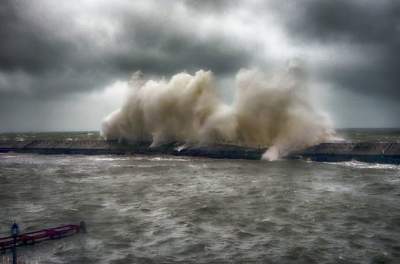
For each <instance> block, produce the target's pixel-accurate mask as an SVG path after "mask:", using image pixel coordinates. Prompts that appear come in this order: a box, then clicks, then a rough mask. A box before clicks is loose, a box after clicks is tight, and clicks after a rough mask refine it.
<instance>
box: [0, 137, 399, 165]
mask: <svg viewBox="0 0 400 264" xmlns="http://www.w3.org/2000/svg"><path fill="white" fill-rule="evenodd" d="M265 151H266V149H265V148H247V147H240V146H232V145H214V146H188V147H185V148H182V147H179V144H176V143H171V144H166V145H162V146H158V147H149V143H146V142H142V143H136V144H126V143H125V144H124V143H119V142H116V141H102V140H79V141H73V140H71V141H68V140H31V141H0V152H20V153H40V154H82V155H108V154H118V155H133V154H144V155H160V154H162V155H174V156H195V157H196V156H197V157H208V158H225V159H252V160H259V159H261V157H262V154H263V153H264V152H265ZM286 158H288V159H309V160H313V161H329V162H334V161H335V162H336V161H348V160H358V161H363V162H375V163H391V164H400V143H394V142H393V143H390V142H388V143H383V142H364V143H323V144H320V145H317V146H313V147H310V148H307V149H304V150H301V151H297V152H295V153H291V154H290V155H288V156H287V157H286Z"/></svg>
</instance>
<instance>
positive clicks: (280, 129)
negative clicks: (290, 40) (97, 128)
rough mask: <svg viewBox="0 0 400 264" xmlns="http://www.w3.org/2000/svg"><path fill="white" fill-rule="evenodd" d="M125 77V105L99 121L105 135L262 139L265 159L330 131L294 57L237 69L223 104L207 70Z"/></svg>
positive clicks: (195, 140) (191, 140) (192, 140)
mask: <svg viewBox="0 0 400 264" xmlns="http://www.w3.org/2000/svg"><path fill="white" fill-rule="evenodd" d="M129 84H130V87H131V91H130V94H129V95H128V97H127V100H126V102H125V104H124V105H123V106H122V108H120V109H118V110H116V111H115V112H113V113H111V114H110V115H109V116H108V117H106V118H105V120H104V121H103V124H102V134H103V136H104V137H105V138H106V139H117V140H128V141H151V142H152V146H156V145H159V144H162V143H167V142H172V141H178V142H182V143H186V144H212V143H231V144H239V145H246V146H253V147H261V146H262V147H269V148H268V151H267V152H266V153H265V154H264V158H266V159H269V160H273V159H277V158H278V157H280V156H283V155H285V154H287V153H288V152H290V151H293V150H296V149H300V148H303V147H307V146H311V145H314V144H318V143H320V142H323V141H327V140H330V139H331V138H332V137H333V134H334V131H333V129H332V127H331V125H330V122H329V119H328V118H327V117H326V116H324V115H323V114H321V113H320V112H319V111H317V109H315V107H313V105H312V104H311V102H310V96H309V91H308V89H307V88H308V87H307V85H306V74H305V72H304V70H303V68H302V67H301V66H299V65H298V64H293V65H290V66H289V67H288V68H287V69H286V70H285V71H283V72H279V73H270V74H266V73H263V72H261V71H258V70H241V71H239V72H238V74H237V75H236V90H235V97H234V101H233V103H232V104H230V105H229V104H226V103H224V102H222V100H220V98H219V97H218V95H217V89H216V86H215V82H214V80H213V74H212V73H211V72H210V71H203V70H200V71H198V72H196V73H195V74H194V75H190V74H187V73H179V74H176V75H174V76H173V77H172V78H171V79H170V80H169V81H166V80H159V81H154V80H149V81H145V80H144V79H143V78H142V74H141V73H139V72H138V73H135V74H134V75H133V77H132V79H131V80H130V82H129Z"/></svg>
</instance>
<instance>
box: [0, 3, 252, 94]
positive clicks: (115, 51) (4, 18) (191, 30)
mask: <svg viewBox="0 0 400 264" xmlns="http://www.w3.org/2000/svg"><path fill="white" fill-rule="evenodd" d="M38 3H40V2H38ZM182 3H185V2H182ZM38 5H40V4H38ZM209 7H210V8H211V6H209ZM170 8H171V6H168V5H165V6H163V5H160V6H159V7H158V8H157V9H155V10H154V11H153V12H152V13H150V14H141V13H140V12H139V11H136V10H134V9H133V8H129V7H128V8H125V7H118V6H116V7H115V8H114V9H112V10H105V11H103V13H101V14H100V15H101V16H105V17H107V19H109V20H110V21H112V22H115V23H116V24H117V25H118V26H119V27H120V28H119V30H118V32H117V33H116V37H115V38H116V39H117V40H116V41H114V42H110V43H107V44H104V45H103V46H102V47H101V48H99V47H98V46H97V45H96V44H97V43H96V41H99V40H100V41H101V40H102V37H101V36H100V37H99V39H96V38H93V36H91V34H90V33H91V32H85V31H84V30H83V31H82V32H80V30H81V29H80V28H79V26H75V25H74V23H73V18H74V14H69V15H66V16H65V17H61V18H60V17H57V19H55V18H54V16H47V12H49V13H51V12H52V11H54V10H42V9H40V8H37V7H36V6H33V5H32V3H29V1H11V0H10V1H2V3H1V4H0V25H1V26H0V39H1V40H2V41H1V42H0V96H1V97H2V98H6V97H8V96H17V95H19V96H27V95H28V96H31V97H32V96H33V97H35V96H36V97H42V98H46V97H57V96H60V95H64V94H70V93H75V92H81V91H88V90H90V89H94V88H99V87H104V86H105V85H107V84H109V83H110V82H112V81H113V80H115V79H117V78H127V77H128V75H129V74H131V73H132V72H134V71H136V70H142V71H143V72H145V73H147V74H155V75H169V74H172V73H175V72H177V71H181V70H188V71H193V70H197V69H200V68H206V69H211V70H213V71H215V72H216V73H220V74H229V73H232V72H234V71H236V70H238V69H239V68H240V67H243V66H246V65H247V64H248V63H249V61H250V60H251V57H252V56H251V54H250V52H249V50H246V49H244V48H243V47H241V46H240V44H237V43H234V42H232V41H231V40H229V39H227V38H225V37H224V36H222V35H218V34H213V35H210V36H208V37H207V38H205V39H201V38H198V37H197V34H196V32H197V30H199V29H198V28H197V26H198V25H197V24H196V23H192V24H191V25H189V26H186V25H184V21H179V20H175V19H174V18H173V17H170V16H169V13H168V10H169V9H170ZM187 8H189V9H190V8H192V7H191V6H190V5H188V7H187ZM41 12H44V13H43V15H42V14H41ZM60 21H61V22H60ZM53 24H54V25H53ZM95 33H96V32H95ZM106 37H107V36H104V38H106Z"/></svg>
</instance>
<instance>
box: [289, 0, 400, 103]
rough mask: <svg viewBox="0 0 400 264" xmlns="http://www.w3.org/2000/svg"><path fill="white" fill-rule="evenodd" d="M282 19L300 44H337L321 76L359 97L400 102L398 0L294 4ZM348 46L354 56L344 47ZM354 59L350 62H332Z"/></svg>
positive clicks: (356, 0) (340, 0)
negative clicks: (361, 94) (374, 97)
mask: <svg viewBox="0 0 400 264" xmlns="http://www.w3.org/2000/svg"><path fill="white" fill-rule="evenodd" d="M284 11H285V12H286V15H285V16H283V18H284V20H285V25H286V27H287V29H288V31H289V34H290V35H291V36H293V38H294V39H295V40H296V41H298V42H302V43H312V42H314V43H319V45H337V47H336V51H335V57H336V58H333V59H332V60H331V62H332V63H331V64H330V65H324V66H323V67H322V71H321V77H324V78H325V79H326V80H327V81H328V82H331V83H335V84H336V85H337V86H340V87H344V88H346V89H351V90H353V91H355V92H359V93H369V94H372V95H375V96H381V97H382V96H383V97H384V96H388V97H393V96H394V97H395V98H397V99H400V89H399V84H400V60H399V59H398V58H397V57H398V56H397V54H398V50H399V49H400V2H399V1H390V0H382V1H368V0H353V1H348V0H337V1H317V0H305V1H296V3H295V4H293V5H286V6H285V8H284ZM349 47H350V48H351V49H352V50H353V51H356V52H354V54H348V52H346V51H345V50H344V49H346V48H349ZM349 55H350V57H352V58H353V63H347V64H346V63H340V62H339V63H335V61H336V62H337V61H338V60H347V59H349V58H346V56H349Z"/></svg>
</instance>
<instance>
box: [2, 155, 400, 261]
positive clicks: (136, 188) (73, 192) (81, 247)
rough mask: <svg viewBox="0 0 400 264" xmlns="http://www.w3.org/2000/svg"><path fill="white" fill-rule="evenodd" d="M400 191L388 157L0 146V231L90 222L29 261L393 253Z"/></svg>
mask: <svg viewBox="0 0 400 264" xmlns="http://www.w3.org/2000/svg"><path fill="white" fill-rule="evenodd" d="M399 200H400V166H393V165H378V164H366V163H357V162H347V163H316V162H306V161H296V160H290V161H285V160H281V161H275V162H267V161H246V160H213V159H198V158H177V157H168V156H79V155H75V156H69V155H37V154H13V153H5V154H0V232H8V229H9V226H10V223H12V221H13V220H16V221H17V222H18V223H19V224H20V226H21V229H22V230H23V231H24V230H36V229H42V228H46V227H52V226H57V225H60V224H66V223H79V221H81V220H84V221H86V224H87V229H88V233H87V234H80V235H76V236H72V237H69V238H65V239H62V240H54V241H49V242H43V243H41V244H37V245H35V246H32V247H29V248H19V255H20V256H21V258H22V259H24V260H25V261H26V262H27V263H399V262H400V206H399ZM0 257H1V256H0Z"/></svg>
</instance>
